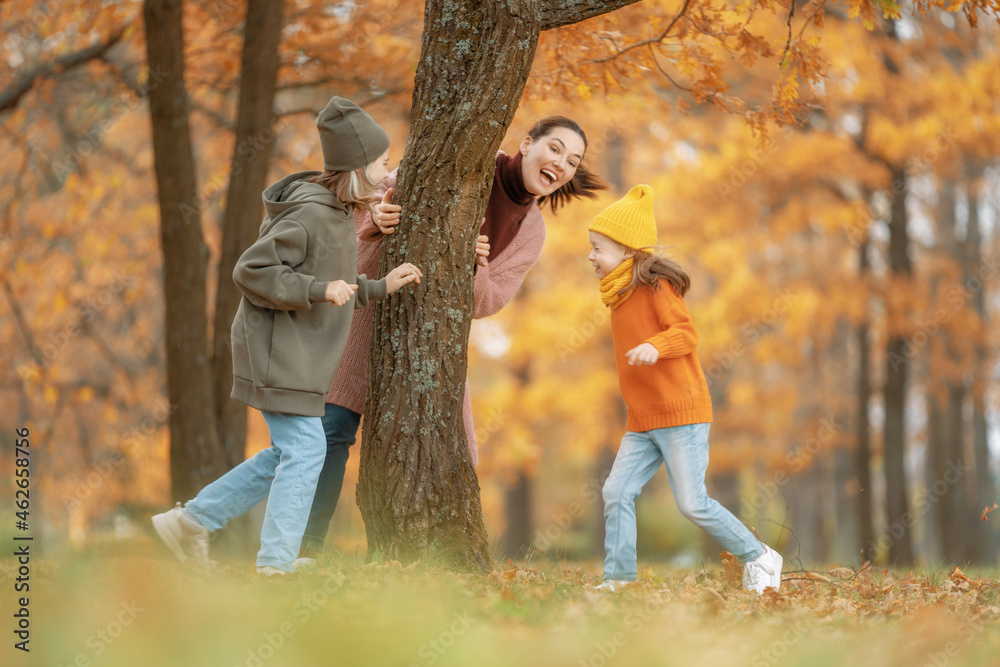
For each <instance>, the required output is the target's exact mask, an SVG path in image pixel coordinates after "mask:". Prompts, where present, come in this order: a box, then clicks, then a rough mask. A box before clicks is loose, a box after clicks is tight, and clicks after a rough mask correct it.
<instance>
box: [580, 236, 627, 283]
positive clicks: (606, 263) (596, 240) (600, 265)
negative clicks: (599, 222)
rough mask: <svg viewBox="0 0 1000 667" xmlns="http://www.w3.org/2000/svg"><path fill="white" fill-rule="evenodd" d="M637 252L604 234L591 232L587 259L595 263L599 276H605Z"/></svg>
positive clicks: (595, 270)
mask: <svg viewBox="0 0 1000 667" xmlns="http://www.w3.org/2000/svg"><path fill="white" fill-rule="evenodd" d="M634 254H635V253H634V252H633V251H631V250H629V249H628V248H626V247H625V246H623V245H622V244H621V243H618V242H616V241H612V240H611V239H609V238H608V237H607V236H605V235H604V234H598V233H597V232H590V255H588V256H587V259H589V260H590V263H591V264H593V265H594V272H595V273H597V277H598V278H604V277H606V276H607V275H608V274H609V273H611V272H612V271H614V270H615V269H617V268H618V265H619V264H621V263H622V262H624V261H625V260H626V259H628V258H629V257H631V256H632V255H634Z"/></svg>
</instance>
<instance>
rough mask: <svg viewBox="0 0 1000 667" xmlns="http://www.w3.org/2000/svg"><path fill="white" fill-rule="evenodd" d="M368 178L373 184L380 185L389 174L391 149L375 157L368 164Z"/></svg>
mask: <svg viewBox="0 0 1000 667" xmlns="http://www.w3.org/2000/svg"><path fill="white" fill-rule="evenodd" d="M367 172H368V173H367V176H368V180H369V181H371V183H372V185H378V184H379V183H381V182H382V181H384V180H385V179H386V177H387V176H389V149H388V148H386V149H385V152H384V153H382V154H381V155H379V156H378V157H377V158H375V161H374V162H372V163H371V164H370V165H368V169H367Z"/></svg>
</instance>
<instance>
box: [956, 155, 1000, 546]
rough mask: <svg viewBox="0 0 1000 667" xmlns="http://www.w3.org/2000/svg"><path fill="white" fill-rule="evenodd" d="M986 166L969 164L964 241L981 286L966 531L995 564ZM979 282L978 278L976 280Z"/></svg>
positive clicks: (976, 305)
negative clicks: (988, 510) (986, 519)
mask: <svg viewBox="0 0 1000 667" xmlns="http://www.w3.org/2000/svg"><path fill="white" fill-rule="evenodd" d="M982 178H983V168H982V166H980V165H970V166H969V168H968V175H967V183H968V187H967V189H966V193H967V201H968V209H969V213H968V215H969V217H968V222H967V224H966V232H965V242H964V243H963V248H962V250H963V252H962V260H963V262H962V266H963V275H964V276H965V279H966V284H967V285H970V284H971V286H973V287H975V286H978V289H976V290H974V291H973V293H972V297H971V299H972V307H973V309H974V310H975V313H976V317H977V321H978V328H977V330H976V332H975V333H976V335H975V339H976V344H975V352H974V359H975V363H974V364H973V368H972V386H971V388H970V391H969V395H970V399H971V402H972V463H973V470H974V473H973V474H974V485H975V486H974V492H973V497H974V498H975V502H974V505H973V511H972V512H970V513H969V514H968V520H967V521H966V522H965V524H966V531H967V532H968V534H969V536H970V538H971V544H970V554H969V557H970V559H971V560H972V562H974V563H978V564H981V565H995V564H996V560H997V535H998V533H997V530H996V524H988V523H983V522H982V521H981V520H980V518H979V516H980V513H981V512H982V510H983V508H984V507H986V506H987V505H990V506H992V504H993V503H994V502H996V501H997V492H996V482H995V480H994V479H993V477H992V476H991V475H990V470H991V469H992V468H991V467H990V450H989V443H988V442H987V437H986V432H987V428H986V405H985V397H984V394H985V391H986V384H987V382H988V381H989V377H990V370H989V369H990V364H991V359H990V354H989V349H988V347H987V335H988V322H989V316H988V314H987V312H986V294H985V292H986V288H985V285H983V283H982V282H981V281H982V276H981V273H983V270H984V269H985V266H984V264H983V248H982V246H983V234H982V227H981V224H980V220H979V207H980V206H981V205H982V196H983V195H984V194H985V193H984V192H983V182H982ZM977 280H978V281H980V282H976V281H977Z"/></svg>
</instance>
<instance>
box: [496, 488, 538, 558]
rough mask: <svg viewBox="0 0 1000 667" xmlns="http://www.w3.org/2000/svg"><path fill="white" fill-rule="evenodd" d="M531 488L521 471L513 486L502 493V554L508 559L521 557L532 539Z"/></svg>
mask: <svg viewBox="0 0 1000 667" xmlns="http://www.w3.org/2000/svg"><path fill="white" fill-rule="evenodd" d="M531 486H532V480H531V478H530V477H528V475H527V474H526V473H525V472H524V471H523V470H519V471H518V473H517V480H516V481H515V482H514V485H513V486H510V487H508V488H507V489H506V490H505V491H504V510H505V513H506V514H507V531H506V532H505V533H504V536H503V553H504V555H505V556H507V557H508V558H521V557H523V556H524V555H525V554H526V553H527V551H528V547H530V546H531V542H532V540H533V539H534V533H535V527H534V521H533V520H532V516H531V510H532V506H533V502H532V493H531Z"/></svg>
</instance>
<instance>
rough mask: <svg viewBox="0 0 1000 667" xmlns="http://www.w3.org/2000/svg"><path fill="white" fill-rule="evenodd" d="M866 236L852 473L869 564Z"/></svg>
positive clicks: (871, 548) (871, 505) (871, 551)
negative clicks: (855, 446)
mask: <svg viewBox="0 0 1000 667" xmlns="http://www.w3.org/2000/svg"><path fill="white" fill-rule="evenodd" d="M868 245H869V241H868V232H867V230H866V231H865V232H864V235H863V237H862V239H861V244H860V246H859V247H858V276H859V278H860V280H861V282H862V283H863V284H864V296H863V298H864V300H865V307H864V309H863V311H862V313H863V314H862V316H861V322H860V323H859V324H858V330H857V340H858V384H857V387H858V403H857V425H856V428H857V442H858V445H857V451H856V455H855V461H854V469H855V473H856V474H857V479H858V505H857V512H858V537H859V538H860V539H861V560H862V561H870V560H871V559H872V558H873V557H874V555H875V533H874V532H873V530H872V523H873V519H872V512H873V510H874V507H875V504H874V502H873V500H872V473H871V458H872V448H871V423H870V422H869V420H868V405H869V404H870V403H871V398H872V385H871V361H870V355H871V350H870V348H869V342H868V336H869V333H868V332H869V315H868V293H869V285H868V280H869V278H870V275H871V264H870V262H869V260H868Z"/></svg>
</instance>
